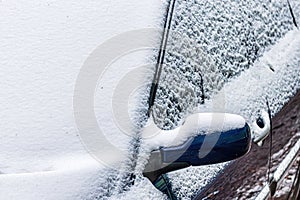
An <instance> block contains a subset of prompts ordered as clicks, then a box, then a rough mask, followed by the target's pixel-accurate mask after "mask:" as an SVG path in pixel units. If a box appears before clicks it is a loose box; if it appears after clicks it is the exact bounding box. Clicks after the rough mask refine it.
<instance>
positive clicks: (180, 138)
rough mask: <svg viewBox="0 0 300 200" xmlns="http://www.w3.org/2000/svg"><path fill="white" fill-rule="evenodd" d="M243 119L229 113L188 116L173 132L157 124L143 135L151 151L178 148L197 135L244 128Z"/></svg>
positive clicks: (144, 131)
mask: <svg viewBox="0 0 300 200" xmlns="http://www.w3.org/2000/svg"><path fill="white" fill-rule="evenodd" d="M150 119H151V118H150ZM245 124H246V121H245V119H244V118H243V117H241V116H239V115H235V114H228V113H195V114H192V115H190V116H188V117H187V118H186V119H185V121H184V122H183V124H182V125H181V126H179V127H177V128H176V129H173V130H161V129H160V128H158V127H157V126H156V125H155V124H152V125H148V126H146V127H145V128H144V130H143V132H142V134H143V137H144V138H145V139H144V143H145V145H147V146H148V147H149V149H150V150H154V149H158V148H159V147H171V146H177V145H180V144H182V143H184V142H185V141H187V139H188V138H191V137H194V136H197V135H209V134H213V133H221V132H226V131H229V130H233V129H240V128H243V127H244V126H245Z"/></svg>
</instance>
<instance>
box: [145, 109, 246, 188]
mask: <svg viewBox="0 0 300 200" xmlns="http://www.w3.org/2000/svg"><path fill="white" fill-rule="evenodd" d="M196 126H197V127H196ZM179 129H180V130H181V131H179V130H178V128H177V129H175V130H173V132H174V134H175V132H176V131H177V134H180V135H179V136H178V137H182V135H184V136H183V137H182V138H184V137H186V139H185V141H183V142H182V143H181V144H178V145H174V146H172V145H171V146H162V147H160V148H159V149H156V150H154V151H152V152H151V156H150V158H149V161H148V163H147V165H146V167H145V170H144V172H143V174H144V176H145V177H147V178H148V179H149V180H150V181H151V182H152V183H154V182H155V181H156V180H157V179H158V177H160V176H161V175H162V174H165V173H167V172H171V171H174V170H178V169H182V168H185V167H189V166H201V165H209V164H216V163H222V162H226V161H230V160H234V159H236V158H239V157H241V156H243V155H244V154H246V153H247V152H248V151H249V149H250V146H251V132H250V128H249V126H248V124H247V123H246V122H245V120H244V118H242V117H241V116H239V115H233V114H226V113H198V114H193V115H191V116H190V117H188V118H187V119H186V122H185V123H184V124H183V125H182V126H181V127H179ZM178 131H179V133H178ZM160 134H169V135H171V134H172V131H171V132H170V131H162V132H161V133H160Z"/></svg>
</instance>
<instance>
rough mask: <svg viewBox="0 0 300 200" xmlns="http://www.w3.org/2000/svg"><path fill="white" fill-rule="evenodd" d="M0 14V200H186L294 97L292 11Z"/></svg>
mask: <svg viewBox="0 0 300 200" xmlns="http://www.w3.org/2000/svg"><path fill="white" fill-rule="evenodd" d="M0 9H1V11H2V12H0V13H1V15H2V17H1V20H0V21H1V24H2V26H1V27H2V31H1V33H0V34H1V37H0V38H1V45H0V49H1V52H2V53H1V55H0V57H1V59H0V60H1V61H0V62H1V66H3V68H2V69H1V71H0V72H1V74H2V75H3V76H1V77H2V79H1V85H2V86H3V87H2V89H1V90H0V91H1V99H0V105H1V111H2V112H1V125H0V127H1V130H2V132H1V134H0V135H1V140H0V141H1V142H0V152H1V153H0V185H1V187H0V199H4V200H6V199H16V200H17V199H28V200H31V199H47V200H51V199H55V200H57V199H62V200H68V199H70V200H77V199H78V200H79V199H80V200H81V199H87V200H92V199H133V198H134V199H143V198H144V199H167V198H173V199H176V198H178V199H191V198H197V193H198V192H199V191H201V189H202V188H203V187H205V186H206V185H207V184H208V183H209V182H210V181H211V180H212V179H214V178H215V177H216V175H217V174H218V173H220V171H222V170H223V169H224V167H225V166H226V165H227V164H228V163H227V161H231V160H233V159H238V158H239V157H242V156H244V155H245V154H246V153H247V152H248V151H249V149H250V148H251V145H256V144H255V143H257V144H259V145H263V141H264V139H265V138H266V137H267V136H268V134H269V132H270V131H271V126H270V124H271V119H272V117H273V116H274V115H275V114H276V113H277V112H279V111H280V109H281V108H282V107H283V105H284V104H285V103H286V102H288V100H289V99H290V98H291V97H292V96H294V95H295V94H296V92H297V91H298V90H299V87H300V81H299V77H300V76H299V75H300V71H299V58H300V56H299V53H300V49H299V44H300V37H299V31H298V29H297V23H298V21H299V20H298V19H299V15H298V13H300V12H297V11H298V10H299V5H298V2H297V1H290V4H289V5H288V4H287V1H276V2H273V1H272V2H261V1H257V0H251V1H249V2H241V1H189V2H187V1H179V0H176V1H174V0H172V1H170V2H169V1H168V2H167V1H166V2H165V1H159V0H155V1H153V0H151V1H150V0H149V1H148V0H147V1H121V0H117V1H97V2H96V1H85V2H79V1H75V2H72V3H70V2H65V1H42V2H18V1H16V0H11V1H1V2H0ZM252 143H253V144H252ZM225 152H226V153H225ZM223 162H225V163H223ZM216 163H221V164H216ZM204 165H205V166H204Z"/></svg>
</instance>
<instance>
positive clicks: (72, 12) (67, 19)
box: [0, 0, 163, 200]
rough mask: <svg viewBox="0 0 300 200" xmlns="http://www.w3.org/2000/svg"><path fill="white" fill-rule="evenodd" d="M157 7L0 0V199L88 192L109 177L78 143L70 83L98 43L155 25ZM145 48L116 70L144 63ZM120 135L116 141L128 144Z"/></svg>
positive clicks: (139, 3) (152, 3) (126, 3)
mask: <svg viewBox="0 0 300 200" xmlns="http://www.w3.org/2000/svg"><path fill="white" fill-rule="evenodd" d="M161 7H162V2H161V1H159V0H155V1H153V0H151V1H150V0H149V1H121V0H117V1H108V0H102V1H90V0H88V1H84V2H81V1H52V0H51V1H48V0H46V1H34V2H29V1H28V2H27V1H16V0H12V1H4V0H2V1H0V15H1V17H0V18H1V19H0V26H1V32H0V43H1V45H0V51H1V55H0V64H1V66H2V67H1V70H0V76H1V80H0V84H1V90H0V96H1V98H0V108H1V113H0V119H1V122H0V129H1V133H0V138H1V140H0V152H1V153H0V173H1V175H0V185H1V187H0V199H3V200H6V199H12V200H14V199H16V200H17V199H28V200H30V199H47V200H48V199H49V200H51V199H55V200H57V199H63V200H67V199H70V200H75V199H85V198H86V197H87V196H88V195H87V194H89V193H97V192H98V191H99V190H97V189H99V186H98V184H99V183H100V182H101V181H102V180H103V181H105V180H107V179H109V178H110V177H113V175H112V174H111V173H112V172H111V171H113V170H111V169H109V168H104V165H103V164H100V163H99V162H96V161H95V159H94V158H93V157H92V156H91V155H90V154H89V153H88V152H87V150H86V149H85V148H84V145H83V144H82V143H81V140H80V137H79V131H78V129H77V124H76V123H75V117H74V113H73V112H74V110H73V95H74V89H75V84H76V81H77V77H78V74H79V73H80V70H81V68H82V66H83V64H84V62H85V60H86V59H87V58H88V57H89V55H90V54H91V53H92V52H93V51H94V50H95V49H96V48H97V47H98V46H99V45H100V44H102V43H104V42H105V41H107V40H108V39H110V38H112V37H113V36H117V35H118V34H120V33H124V32H126V31H132V30H138V29H144V28H151V27H154V28H157V27H160V22H161V19H162V15H163V10H162V9H161ZM153 43H154V45H155V44H156V43H155V41H154V42H153ZM146 53H147V52H144V54H143V53H140V54H138V58H136V59H134V60H130V59H127V61H128V62H123V65H128V66H127V68H124V67H123V68H122V67H120V68H119V69H120V71H121V73H120V74H121V76H122V73H123V74H124V73H126V70H128V68H130V67H131V68H132V67H137V66H136V65H137V64H139V63H142V62H143V61H144V62H145V63H147V62H146V61H147V57H146V56H145V54H146ZM129 58H130V57H129ZM124 59H126V58H124ZM123 61H124V60H123ZM135 61H138V62H135ZM117 64H118V63H116V65H117ZM129 64H130V66H129ZM123 69H124V70H123ZM113 78H114V77H113ZM116 78H119V76H117V77H116ZM111 81H113V79H112V80H111ZM96 98H97V97H96ZM95 107H96V109H97V105H95ZM101 114H105V111H103V112H102V113H101ZM109 114H110V113H107V115H106V118H107V119H109V118H110V116H109ZM100 120H101V119H100ZM112 128H113V127H112ZM126 137H127V136H126ZM124 138H125V136H124V137H123V138H122V139H119V140H113V141H114V142H115V141H119V143H116V142H115V145H119V146H123V147H125V146H126V144H127V143H126V142H127V141H128V139H126V138H125V139H124ZM98 174H102V175H103V176H102V179H101V178H100V179H101V180H99V179H95V178H94V177H96V176H97V175H98ZM106 185H109V183H107V184H106ZM83 194H85V196H84V195H83ZM81 195H83V196H81Z"/></svg>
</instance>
